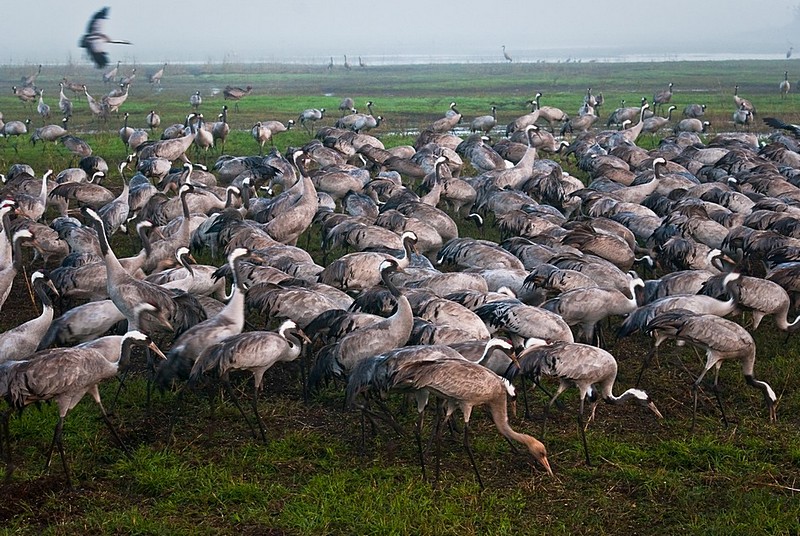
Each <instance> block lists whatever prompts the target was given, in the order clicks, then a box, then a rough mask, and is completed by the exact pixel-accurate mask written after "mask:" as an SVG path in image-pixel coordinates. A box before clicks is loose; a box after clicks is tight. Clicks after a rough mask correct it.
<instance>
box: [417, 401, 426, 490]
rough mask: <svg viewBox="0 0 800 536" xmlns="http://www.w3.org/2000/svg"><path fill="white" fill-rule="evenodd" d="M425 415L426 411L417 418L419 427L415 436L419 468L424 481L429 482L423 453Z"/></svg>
mask: <svg viewBox="0 0 800 536" xmlns="http://www.w3.org/2000/svg"><path fill="white" fill-rule="evenodd" d="M424 415H425V412H424V411H420V412H419V417H417V426H416V428H415V430H414V436H415V439H416V441H417V453H418V454H419V466H420V468H421V469H422V480H427V479H428V477H427V475H426V473H425V454H424V453H423V451H422V418H423V416H424Z"/></svg>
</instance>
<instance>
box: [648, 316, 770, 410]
mask: <svg viewBox="0 0 800 536" xmlns="http://www.w3.org/2000/svg"><path fill="white" fill-rule="evenodd" d="M645 330H646V331H648V332H657V333H659V334H660V336H662V337H669V338H674V339H676V340H678V341H685V342H688V343H690V344H692V345H694V346H697V347H699V348H701V349H703V350H705V351H706V363H705V366H704V367H703V371H702V372H701V373H700V375H699V376H698V377H697V379H696V380H695V382H694V384H693V390H694V413H693V414H692V425H694V418H695V416H696V413H697V391H698V388H699V387H700V384H701V382H702V381H703V377H704V376H705V375H706V373H707V372H708V371H709V370H711V369H712V368H714V369H715V375H714V390H715V391H716V390H717V381H718V379H719V367H720V366H721V365H722V362H723V361H724V360H726V359H729V360H736V361H739V363H740V364H741V367H742V374H744V378H745V381H746V382H747V385H749V386H750V387H754V388H756V389H759V390H760V391H761V392H762V393H763V394H764V401H765V402H766V405H767V408H768V409H769V418H770V420H771V421H774V420H775V418H776V410H775V403H776V402H777V397H776V396H775V392H774V391H773V390H772V387H770V385H769V384H768V383H767V382H764V381H759V380H756V379H755V378H754V377H753V369H754V364H755V360H756V344H755V342H754V341H753V337H752V336H751V335H750V334H749V333H748V332H747V330H746V329H744V328H743V327H742V326H740V325H739V324H737V323H735V322H732V321H730V320H727V319H725V318H720V317H718V316H716V315H709V314H695V313H692V312H689V311H685V310H677V311H671V312H667V313H664V314H661V315H659V316H657V317H655V318H654V319H653V320H652V321H650V322H649V323H648V324H647V327H646V328H645ZM721 407H722V402H721V401H720V408H721ZM723 416H724V414H723Z"/></svg>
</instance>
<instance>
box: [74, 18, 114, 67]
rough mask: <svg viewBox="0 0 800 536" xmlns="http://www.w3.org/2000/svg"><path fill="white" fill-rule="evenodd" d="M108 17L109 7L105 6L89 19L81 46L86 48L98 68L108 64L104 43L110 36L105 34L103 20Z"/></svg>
mask: <svg viewBox="0 0 800 536" xmlns="http://www.w3.org/2000/svg"><path fill="white" fill-rule="evenodd" d="M107 18H108V8H107V7H104V8H103V9H101V10H100V11H98V12H97V13H95V14H94V15H92V18H91V19H89V24H88V26H87V27H86V33H85V34H83V37H82V38H81V42H80V43H78V44H79V45H80V47H81V48H85V49H86V53H87V54H89V57H90V58H91V59H92V61H93V62H94V64H95V65H96V66H97V67H98V68H103V67H105V66H106V65H108V54H107V53H106V52H105V51H104V50H103V45H104V44H105V41H107V40H108V38H107V37H106V36H105V35H104V34H103V31H102V30H103V28H102V26H103V21H104V20H105V19H107Z"/></svg>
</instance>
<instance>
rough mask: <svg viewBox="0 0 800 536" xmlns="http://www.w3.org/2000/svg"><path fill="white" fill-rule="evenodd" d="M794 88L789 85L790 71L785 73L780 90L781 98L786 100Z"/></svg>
mask: <svg viewBox="0 0 800 536" xmlns="http://www.w3.org/2000/svg"><path fill="white" fill-rule="evenodd" d="M791 88H792V85H791V84H790V83H789V71H783V81H782V82H781V84H780V86H779V87H778V89H780V90H781V98H782V99H785V98H786V95H788V94H789V90H790V89H791Z"/></svg>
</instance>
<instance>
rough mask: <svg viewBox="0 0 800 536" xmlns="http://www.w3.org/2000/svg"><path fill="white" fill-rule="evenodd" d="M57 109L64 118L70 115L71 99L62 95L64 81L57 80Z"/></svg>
mask: <svg viewBox="0 0 800 536" xmlns="http://www.w3.org/2000/svg"><path fill="white" fill-rule="evenodd" d="M58 86H59V88H60V89H59V93H58V109H59V110H60V111H61V115H63V116H64V117H65V118H67V119H68V118H70V117H72V101H71V100H69V98H68V97H67V96H66V95H64V82H59V84H58Z"/></svg>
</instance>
